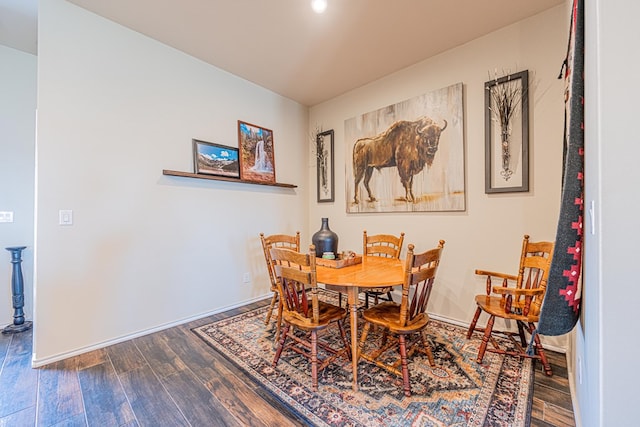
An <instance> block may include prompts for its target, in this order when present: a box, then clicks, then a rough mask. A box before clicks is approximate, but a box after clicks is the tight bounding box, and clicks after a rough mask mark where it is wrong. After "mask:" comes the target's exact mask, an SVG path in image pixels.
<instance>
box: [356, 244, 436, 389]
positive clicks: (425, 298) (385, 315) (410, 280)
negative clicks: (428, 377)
mask: <svg viewBox="0 0 640 427" xmlns="http://www.w3.org/2000/svg"><path fill="white" fill-rule="evenodd" d="M444 243H445V242H444V240H440V241H439V244H438V246H437V247H436V248H434V249H430V250H428V251H426V252H422V253H418V254H416V253H414V245H411V244H410V245H409V246H408V251H407V258H406V261H405V267H404V269H405V280H404V283H403V285H402V301H401V302H400V304H398V303H396V302H394V301H384V302H381V303H380V304H377V305H374V306H373V307H371V308H368V309H365V310H363V312H362V317H363V319H364V321H365V326H364V329H363V331H362V335H361V336H360V342H359V347H358V348H359V353H360V355H361V356H362V357H363V358H364V359H365V360H368V361H369V362H372V363H375V364H376V365H378V366H380V367H381V368H384V369H386V370H387V371H389V372H391V373H394V374H396V375H401V376H402V382H403V390H404V394H405V396H411V381H410V377H409V367H408V358H409V357H411V356H412V355H413V354H414V353H415V352H416V351H421V352H422V353H424V354H426V356H427V358H428V360H429V364H430V365H431V366H435V362H434V360H433V354H432V353H431V348H430V347H429V344H428V342H427V339H426V336H425V329H426V327H427V324H428V323H429V315H428V314H427V305H428V303H429V297H430V295H431V290H432V288H433V283H434V281H435V278H436V271H437V270H438V265H439V264H440V258H441V256H442V250H443V248H444ZM372 325H376V326H378V327H379V329H382V339H381V341H380V343H379V346H377V348H374V349H372V350H368V349H367V347H366V341H367V336H368V334H369V331H370V330H371V326H372ZM389 335H391V336H393V337H397V340H396V339H392V340H389ZM395 345H397V346H398V351H399V353H400V359H399V360H397V361H395V362H393V363H389V362H388V356H387V355H386V354H385V353H386V352H387V351H388V350H390V349H391V348H392V347H394V346H395Z"/></svg>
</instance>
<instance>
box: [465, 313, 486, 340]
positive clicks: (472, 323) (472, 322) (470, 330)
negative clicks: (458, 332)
mask: <svg viewBox="0 0 640 427" xmlns="http://www.w3.org/2000/svg"><path fill="white" fill-rule="evenodd" d="M480 313H482V309H481V308H480V307H478V308H476V314H474V316H473V320H472V321H471V324H470V325H469V330H468V331H467V339H471V335H473V331H474V330H475V329H476V323H478V319H479V318H480Z"/></svg>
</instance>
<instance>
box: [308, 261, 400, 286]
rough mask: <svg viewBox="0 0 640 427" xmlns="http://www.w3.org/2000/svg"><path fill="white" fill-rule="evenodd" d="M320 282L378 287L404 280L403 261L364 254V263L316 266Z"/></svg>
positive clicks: (397, 283) (398, 283)
mask: <svg viewBox="0 0 640 427" xmlns="http://www.w3.org/2000/svg"><path fill="white" fill-rule="evenodd" d="M316 273H317V280H318V283H324V284H326V285H339V286H354V287H356V286H357V287H360V288H377V287H382V286H397V285H402V283H403V282H404V266H403V261H401V260H399V259H395V258H382V257H376V256H363V257H362V263H360V264H355V265H350V266H348V267H343V268H331V267H324V266H320V265H317V266H316Z"/></svg>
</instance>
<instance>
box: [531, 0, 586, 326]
mask: <svg viewBox="0 0 640 427" xmlns="http://www.w3.org/2000/svg"><path fill="white" fill-rule="evenodd" d="M583 2H584V0H574V1H573V10H572V14H571V27H570V31H569V48H568V52H567V57H566V59H565V62H564V64H563V70H564V71H565V74H564V78H565V84H566V93H565V124H564V128H565V129H564V153H563V154H564V155H563V157H564V166H563V170H562V200H561V206H560V218H559V219H558V229H557V232H556V246H555V249H554V253H553V260H552V262H551V270H550V272H549V282H548V285H547V292H546V295H545V298H544V303H543V305H542V311H541V313H540V322H539V323H538V333H540V334H543V335H562V334H565V333H567V332H569V331H571V330H572V329H573V327H574V325H575V324H576V322H577V320H578V316H579V315H580V301H581V296H582V291H581V273H582V244H583V241H584V236H583V227H582V224H583V218H584V5H583ZM559 78H562V72H561V74H560V77H559Z"/></svg>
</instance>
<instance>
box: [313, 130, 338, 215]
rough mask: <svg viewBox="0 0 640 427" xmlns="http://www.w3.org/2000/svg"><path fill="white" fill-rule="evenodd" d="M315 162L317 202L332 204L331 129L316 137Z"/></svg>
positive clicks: (333, 185)
mask: <svg viewBox="0 0 640 427" xmlns="http://www.w3.org/2000/svg"><path fill="white" fill-rule="evenodd" d="M316 161H317V173H318V183H317V185H318V202H333V199H334V191H335V184H334V172H333V166H334V165H333V129H331V130H328V131H325V132H320V133H319V134H318V135H316Z"/></svg>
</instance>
